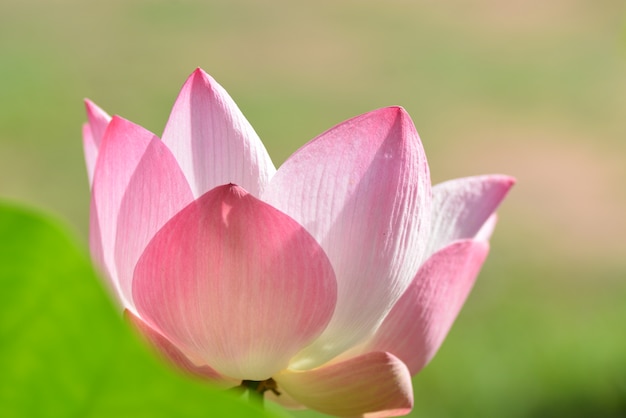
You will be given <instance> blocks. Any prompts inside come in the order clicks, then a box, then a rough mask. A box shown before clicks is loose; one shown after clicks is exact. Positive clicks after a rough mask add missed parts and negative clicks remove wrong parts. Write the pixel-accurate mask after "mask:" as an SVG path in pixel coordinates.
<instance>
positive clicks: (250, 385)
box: [241, 377, 280, 397]
mask: <svg viewBox="0 0 626 418" xmlns="http://www.w3.org/2000/svg"><path fill="white" fill-rule="evenodd" d="M241 387H243V388H244V389H247V390H249V391H250V393H251V394H252V393H253V392H256V393H257V394H258V395H260V396H261V397H262V396H263V394H264V393H265V392H267V391H268V390H271V391H272V392H273V393H274V395H276V396H280V392H279V391H278V385H276V381H275V380H274V379H272V378H271V377H270V378H269V379H267V380H242V381H241Z"/></svg>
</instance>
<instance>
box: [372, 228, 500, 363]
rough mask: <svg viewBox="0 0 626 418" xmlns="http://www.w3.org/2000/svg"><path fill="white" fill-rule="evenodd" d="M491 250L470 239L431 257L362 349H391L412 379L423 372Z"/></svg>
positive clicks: (483, 244) (485, 244) (481, 243)
mask: <svg viewBox="0 0 626 418" xmlns="http://www.w3.org/2000/svg"><path fill="white" fill-rule="evenodd" d="M488 252H489V244H488V243H486V242H478V241H473V240H466V241H457V242H455V243H453V244H451V245H449V246H447V247H445V248H443V249H442V250H440V251H438V252H436V253H435V254H433V255H432V256H431V257H430V258H429V259H428V260H427V261H426V263H424V265H423V266H422V267H421V268H420V270H419V272H418V273H417V276H416V277H415V279H414V280H413V282H412V283H411V286H409V288H408V289H407V291H406V292H405V294H404V295H402V298H400V300H399V301H398V303H397V304H396V305H395V306H394V307H393V309H392V310H391V312H390V313H389V315H388V316H387V317H386V318H385V321H384V322H383V324H382V325H381V327H380V328H379V329H378V331H377V332H376V334H375V335H374V337H373V338H372V340H371V341H370V342H369V343H368V344H367V345H366V346H365V347H364V348H362V349H361V350H360V351H365V352H367V351H388V352H390V353H393V354H394V355H396V356H397V357H398V358H399V359H400V360H402V361H403V362H404V363H405V364H406V365H407V366H408V367H409V370H410V371H411V375H414V374H415V373H417V372H419V371H420V370H421V369H422V367H424V366H425V365H426V364H427V363H428V362H429V361H430V359H431V358H432V357H433V356H434V355H435V353H436V352H437V350H438V349H439V346H440V345H441V343H442V342H443V340H444V338H445V336H446V335H447V333H448V331H449V329H450V327H451V326H452V323H453V322H454V319H455V318H456V316H457V315H458V313H459V311H460V310H461V307H462V306H463V303H464V302H465V299H466V298H467V295H468V294H469V292H470V290H471V288H472V286H473V285H474V281H475V280H476V276H477V275H478V272H479V270H480V267H481V266H482V264H483V262H484V260H485V258H486V257H487V253H488Z"/></svg>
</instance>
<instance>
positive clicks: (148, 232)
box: [115, 136, 193, 310]
mask: <svg viewBox="0 0 626 418" xmlns="http://www.w3.org/2000/svg"><path fill="white" fill-rule="evenodd" d="M116 139H119V138H116ZM120 145H123V144H120ZM192 201H193V194H192V192H191V188H190V187H189V184H188V183H187V180H186V179H185V175H184V174H183V172H182V171H181V170H180V167H179V166H178V163H177V162H176V159H175V158H174V156H173V155H172V153H171V152H170V151H169V150H168V149H167V147H166V146H165V144H163V142H161V140H159V139H158V138H157V137H156V136H153V137H152V139H151V140H150V144H149V145H148V147H147V148H146V150H145V152H144V154H143V156H142V158H141V160H140V161H139V162H138V164H137V167H136V169H135V172H134V173H133V175H132V177H131V178H130V180H129V182H128V186H127V187H126V191H125V192H124V196H123V198H122V201H121V204H120V209H119V215H118V218H117V235H116V238H115V262H116V267H117V275H118V280H119V284H120V290H121V292H122V294H123V295H124V297H125V299H126V300H127V301H128V302H129V305H128V308H130V309H131V310H133V309H134V305H133V302H132V280H133V271H134V269H135V264H136V263H137V260H139V257H140V256H141V254H142V253H143V251H144V249H145V248H146V245H147V244H148V242H149V241H150V240H151V239H152V237H154V235H155V234H156V233H157V231H158V230H159V229H161V227H162V226H163V225H164V224H165V222H167V221H168V220H169V219H170V218H172V217H173V216H174V215H175V214H176V213H178V212H179V211H180V210H181V209H183V208H184V207H185V206H187V204H189V203H191V202H192Z"/></svg>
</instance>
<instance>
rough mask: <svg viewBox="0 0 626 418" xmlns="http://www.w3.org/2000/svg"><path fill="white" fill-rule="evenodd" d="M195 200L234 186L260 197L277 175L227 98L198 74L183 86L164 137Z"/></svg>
mask: <svg viewBox="0 0 626 418" xmlns="http://www.w3.org/2000/svg"><path fill="white" fill-rule="evenodd" d="M163 142H165V144H167V146H168V147H169V148H170V149H171V150H172V152H173V154H174V155H175V156H176V159H177V160H178V162H179V164H180V166H181V167H182V169H183V172H184V173H185V176H186V177H187V180H188V181H189V184H190V185H191V188H192V190H193V192H194V195H195V196H200V195H201V194H203V193H205V192H207V191H208V190H211V189H212V188H214V187H216V186H218V185H222V184H228V183H235V184H238V185H240V186H242V187H243V188H244V189H246V190H248V191H249V192H250V193H252V194H253V195H254V196H257V197H258V196H259V195H260V193H261V191H262V190H263V188H264V187H265V186H266V185H267V183H268V181H269V179H270V178H271V176H272V175H273V174H274V172H275V171H276V169H275V168H274V165H273V164H272V161H271V160H270V157H269V155H268V153H267V151H266V150H265V147H264V146H263V144H262V143H261V140H260V139H259V137H258V135H257V134H256V132H254V129H252V126H250V124H249V123H248V121H247V120H246V118H245V117H244V116H243V114H242V113H241V111H240V110H239V108H238V107H237V105H236V104H235V102H234V101H233V100H232V99H231V98H230V96H229V95H228V93H226V91H225V90H224V89H223V88H222V86H220V85H219V84H217V82H216V81H215V80H213V78H211V76H209V75H208V74H206V73H205V72H204V71H202V70H201V69H197V70H196V71H195V72H194V73H193V74H191V76H190V77H189V78H188V79H187V82H186V83H185V85H184V86H183V88H182V90H181V92H180V94H179V96H178V98H177V99H176V103H175V104H174V108H173V109H172V114H171V115H170V118H169V120H168V122H167V126H166V127H165V131H164V132H163Z"/></svg>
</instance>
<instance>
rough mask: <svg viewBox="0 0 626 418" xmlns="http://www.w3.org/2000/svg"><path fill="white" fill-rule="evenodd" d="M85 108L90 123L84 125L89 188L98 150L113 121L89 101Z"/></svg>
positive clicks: (86, 100) (84, 145)
mask: <svg viewBox="0 0 626 418" xmlns="http://www.w3.org/2000/svg"><path fill="white" fill-rule="evenodd" d="M85 107H86V109H87V119H88V121H89V122H88V123H86V124H84V125H83V149H84V151H85V163H86V165H87V175H88V177H89V186H91V184H92V182H93V172H94V169H95V167H96V160H97V158H98V149H99V148H100V144H101V143H102V137H103V136H104V131H105V130H106V127H107V125H108V124H109V122H110V121H111V116H109V115H108V114H107V113H106V112H105V111H104V110H102V109H100V108H99V107H98V106H96V105H95V104H94V103H93V102H92V101H90V100H88V99H85Z"/></svg>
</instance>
